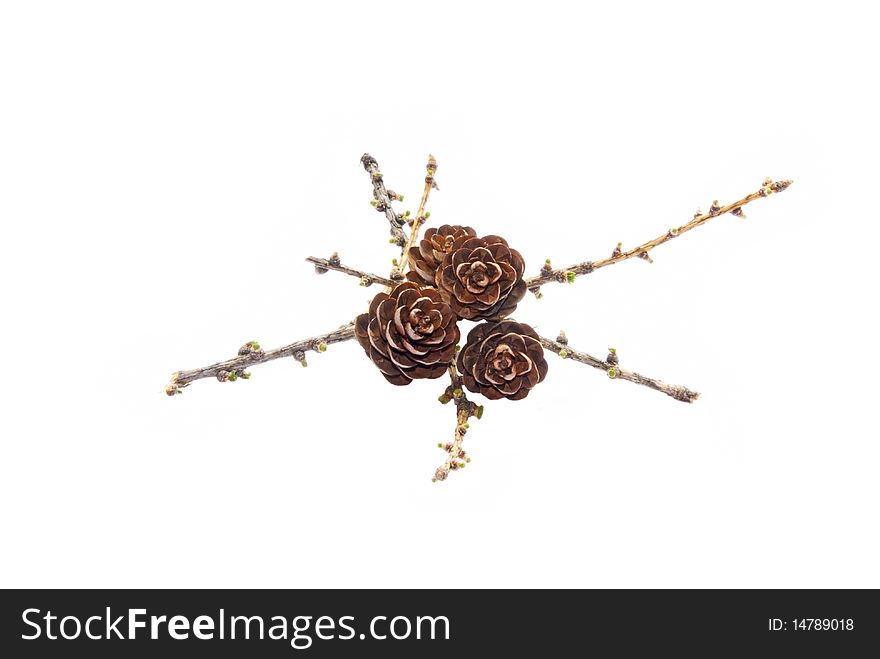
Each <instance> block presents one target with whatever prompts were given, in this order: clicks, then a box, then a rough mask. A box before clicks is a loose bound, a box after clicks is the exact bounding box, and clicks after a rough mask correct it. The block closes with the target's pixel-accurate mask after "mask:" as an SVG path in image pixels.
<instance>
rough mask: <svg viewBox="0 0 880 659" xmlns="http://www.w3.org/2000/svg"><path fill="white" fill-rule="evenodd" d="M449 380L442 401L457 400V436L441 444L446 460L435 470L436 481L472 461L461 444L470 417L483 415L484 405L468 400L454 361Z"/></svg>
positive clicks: (450, 367)
mask: <svg viewBox="0 0 880 659" xmlns="http://www.w3.org/2000/svg"><path fill="white" fill-rule="evenodd" d="M449 380H450V384H449V386H448V387H446V391H445V392H444V393H443V395H442V396H440V402H441V403H443V404H444V405H445V404H446V403H448V402H449V401H451V400H454V401H455V438H454V439H453V441H452V442H449V443H447V444H442V443H441V444H439V446H440V448H442V449H443V450H444V451H446V460H444V461H443V464H442V465H440V466H439V467H437V469H436V471H434V478H433V479H431V480H433V481H434V482H435V483H436V482H437V481H445V480H446V477H447V476H449V472H450V471H457V470H459V469H464V467H465V465H466V464H467V463H468V462H470V461H471V459H470V458H469V457H467V454H466V453H465V451H464V449H463V448H462V447H461V445H462V443H463V442H464V436H465V433H467V431H468V428H469V425H468V419H469V418H471V417H472V416H475V417H477V418H478V419H479V418H481V417H482V416H483V406H482V405H477V404H476V403H473V402H471V401H469V400H468V397H467V394H465V392H464V386H463V383H462V379H461V376H460V375H459V374H458V371H457V370H456V368H455V364H454V363H452V364H450V365H449Z"/></svg>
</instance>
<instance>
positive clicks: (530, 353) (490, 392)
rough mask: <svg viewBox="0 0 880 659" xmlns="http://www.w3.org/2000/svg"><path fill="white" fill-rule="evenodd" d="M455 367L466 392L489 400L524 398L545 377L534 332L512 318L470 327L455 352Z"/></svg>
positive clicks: (543, 361) (540, 353) (538, 344)
mask: <svg viewBox="0 0 880 659" xmlns="http://www.w3.org/2000/svg"><path fill="white" fill-rule="evenodd" d="M457 367H458V372H459V373H461V375H462V379H463V380H464V386H465V387H467V389H468V391H471V392H473V393H475V394H483V395H484V396H485V397H486V398H490V399H492V400H497V399H499V398H509V399H510V400H519V399H521V398H525V397H526V396H528V395H529V391H531V389H532V387H534V386H535V385H536V384H538V383H539V382H540V381H541V380H543V379H544V378H545V377H546V376H547V362H546V361H545V360H544V348H542V347H541V342H540V340H539V339H538V334H537V333H536V332H535V330H533V329H532V328H531V327H529V326H528V325H526V324H525V323H517V322H515V321H513V320H502V321H501V322H500V323H480V324H479V325H477V326H476V327H474V328H473V329H472V330H471V331H470V333H469V334H468V337H467V343H466V344H465V346H464V347H463V348H462V349H461V352H460V353H458V363H457Z"/></svg>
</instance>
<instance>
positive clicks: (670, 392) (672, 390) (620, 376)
mask: <svg viewBox="0 0 880 659" xmlns="http://www.w3.org/2000/svg"><path fill="white" fill-rule="evenodd" d="M564 336H565V335H564V334H563V335H560V337H558V338H563V337H564ZM540 340H541V345H542V346H544V347H545V348H547V350H550V351H552V352H555V353H556V354H557V355H559V356H560V357H563V358H564V359H572V360H574V361H576V362H580V363H581V364H586V365H587V366H592V367H593V368H597V369H599V370H602V371H605V373H606V374H607V375H608V377H609V378H611V379H612V380H628V381H629V382H635V383H636V384H641V385H644V386H646V387H650V388H651V389H656V390H657V391H662V392H663V393H664V394H666V395H667V396H672V397H673V398H674V399H675V400H680V401H683V402H685V403H693V402H694V401H695V400H697V398H698V397H699V395H700V394H699V393H697V392H696V391H691V390H690V389H688V388H687V387H682V386H679V385H674V384H667V383H665V382H661V381H660V380H655V379H654V378H649V377H646V376H644V375H641V374H640V373H636V372H634V371H628V370H626V369H625V368H620V366H619V365H618V357H617V351H616V350H615V349H614V348H611V349H609V351H608V357H606V358H605V360H604V361H603V360H601V359H597V358H596V357H593V356H592V355H588V354H587V353H585V352H580V351H578V350H574V349H572V348H570V347H569V346H568V342H567V340H565V343H560V342H559V341H558V340H557V341H551V340H550V339H547V338H544V337H543V336H542V337H540Z"/></svg>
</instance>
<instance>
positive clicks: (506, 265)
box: [435, 236, 527, 320]
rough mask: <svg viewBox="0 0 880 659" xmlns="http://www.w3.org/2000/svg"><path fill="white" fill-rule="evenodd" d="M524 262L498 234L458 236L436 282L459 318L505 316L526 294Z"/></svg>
mask: <svg viewBox="0 0 880 659" xmlns="http://www.w3.org/2000/svg"><path fill="white" fill-rule="evenodd" d="M525 267H526V266H525V263H524V262H523V258H522V256H521V255H520V253H519V252H517V251H516V250H515V249H511V248H510V247H509V246H508V245H507V241H506V240H504V238H501V237H500V236H485V237H484V238H474V237H471V236H459V237H457V238H455V240H453V242H452V247H451V248H450V250H449V252H448V253H447V254H446V255H445V256H444V257H443V262H442V263H441V264H440V268H439V269H438V270H437V274H436V276H435V283H436V285H437V288H438V289H440V294H441V295H442V296H443V299H444V300H446V301H447V302H448V303H449V306H451V307H452V310H453V311H455V313H456V314H457V315H458V317H459V318H465V319H467V320H481V319H483V318H486V319H498V318H504V317H505V316H508V315H509V314H511V313H512V312H513V310H514V309H516V305H517V304H518V303H519V301H520V300H522V299H523V296H524V295H525V294H526V289H527V287H526V283H525V281H523V278H522V275H523V272H524V271H525Z"/></svg>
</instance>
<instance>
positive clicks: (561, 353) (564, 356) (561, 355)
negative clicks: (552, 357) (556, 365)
mask: <svg viewBox="0 0 880 659" xmlns="http://www.w3.org/2000/svg"><path fill="white" fill-rule="evenodd" d="M559 356H560V357H562V358H563V359H565V358H566V357H568V350H560V351H559Z"/></svg>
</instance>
